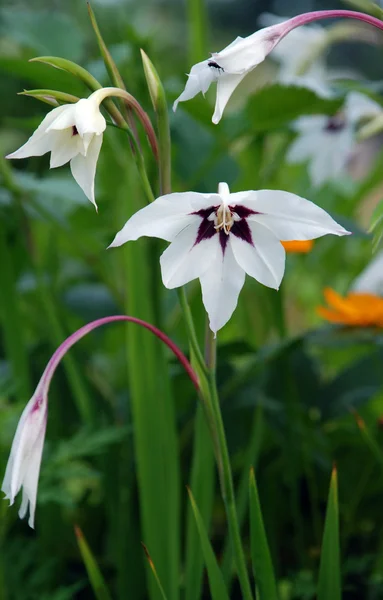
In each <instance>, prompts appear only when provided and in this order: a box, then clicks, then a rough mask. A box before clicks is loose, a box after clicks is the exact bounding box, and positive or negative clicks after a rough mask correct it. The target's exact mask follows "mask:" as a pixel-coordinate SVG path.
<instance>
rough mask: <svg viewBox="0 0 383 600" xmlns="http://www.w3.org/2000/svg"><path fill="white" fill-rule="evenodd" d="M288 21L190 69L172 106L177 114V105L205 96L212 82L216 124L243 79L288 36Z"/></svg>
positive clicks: (236, 41) (244, 40)
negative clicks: (182, 89)
mask: <svg viewBox="0 0 383 600" xmlns="http://www.w3.org/2000/svg"><path fill="white" fill-rule="evenodd" d="M287 23H288V24H290V21H287V22H283V23H278V24H277V25H272V26H271V27H265V28H264V29H260V30H259V31H257V32H256V33H253V34H252V35H249V36H248V37H246V38H242V37H237V38H236V39H235V40H234V42H232V43H231V44H230V45H229V46H227V47H226V48H224V49H223V50H221V52H217V53H213V54H212V55H211V58H208V59H206V60H204V61H202V62H200V63H197V64H196V65H194V66H193V67H192V68H191V71H190V73H189V76H188V80H187V82H186V86H185V89H184V91H183V92H182V94H181V95H180V96H179V98H177V100H176V101H175V102H174V105H173V110H176V108H177V105H178V103H179V102H184V101H185V100H190V99H191V98H194V96H196V95H197V94H198V93H199V92H202V94H205V92H207V90H208V89H209V87H210V84H211V83H213V82H214V81H215V82H217V98H216V104H215V111H214V115H213V119H212V120H213V123H218V122H219V121H220V119H221V117H222V113H223V111H224V108H225V106H226V104H227V102H228V101H229V98H230V96H231V95H232V93H233V92H234V90H235V88H236V87H237V86H238V85H239V84H240V82H241V81H242V79H243V78H244V77H245V75H247V73H250V71H252V70H253V69H255V67H256V66H257V65H259V64H260V63H261V62H262V61H264V59H265V58H266V56H267V55H268V54H269V52H271V51H272V49H273V48H274V46H276V44H278V42H279V41H280V40H281V39H282V38H283V37H284V36H285V35H286V34H287V33H288V31H289V26H288V25H287Z"/></svg>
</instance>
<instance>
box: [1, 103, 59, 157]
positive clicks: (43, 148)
mask: <svg viewBox="0 0 383 600" xmlns="http://www.w3.org/2000/svg"><path fill="white" fill-rule="evenodd" d="M66 106H67V105H64V106H58V107H57V108H54V109H53V110H51V111H50V112H49V113H48V114H47V115H46V117H45V118H44V119H43V121H42V122H41V123H40V125H39V126H38V128H37V129H36V131H35V132H34V133H33V134H32V135H31V137H30V138H29V140H28V141H27V142H26V143H25V144H24V145H23V146H21V148H19V149H18V150H16V151H15V152H12V154H8V156H7V158H27V157H28V156H42V155H43V154H45V153H46V152H49V151H50V149H51V145H52V139H53V137H52V134H51V133H49V132H48V129H49V126H50V124H51V123H52V122H53V121H54V120H55V119H56V118H57V117H58V116H59V115H60V114H61V113H62V112H64V111H65V109H66Z"/></svg>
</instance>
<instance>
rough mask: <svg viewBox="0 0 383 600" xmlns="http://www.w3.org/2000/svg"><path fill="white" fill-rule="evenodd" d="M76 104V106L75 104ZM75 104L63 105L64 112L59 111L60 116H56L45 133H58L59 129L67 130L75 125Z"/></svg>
mask: <svg viewBox="0 0 383 600" xmlns="http://www.w3.org/2000/svg"><path fill="white" fill-rule="evenodd" d="M76 104H78V103H77V102H76ZM76 104H65V105H64V108H65V110H63V111H61V113H60V114H58V115H57V116H56V118H55V119H54V121H52V122H51V123H50V125H49V127H48V130H47V131H52V130H53V129H54V130H55V131H59V130H61V129H69V128H71V127H73V126H74V124H75V106H76Z"/></svg>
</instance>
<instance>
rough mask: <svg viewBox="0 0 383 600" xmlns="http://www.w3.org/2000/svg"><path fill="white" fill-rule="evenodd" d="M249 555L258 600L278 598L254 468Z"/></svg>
mask: <svg viewBox="0 0 383 600" xmlns="http://www.w3.org/2000/svg"><path fill="white" fill-rule="evenodd" d="M250 537H251V557H252V562H253V571H254V577H255V581H256V597H257V599H258V600H278V592H277V584H276V580H275V575H274V568H273V563H272V560H271V555H270V549H269V545H268V542H267V537H266V531H265V526H264V523H263V517H262V510H261V505H260V502H259V495H258V489H257V484H256V481H255V475H254V469H251V470H250Z"/></svg>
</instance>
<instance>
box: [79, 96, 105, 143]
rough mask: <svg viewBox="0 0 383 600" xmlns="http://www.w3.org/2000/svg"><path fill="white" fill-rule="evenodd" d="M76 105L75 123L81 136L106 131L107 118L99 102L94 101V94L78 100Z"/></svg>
mask: <svg viewBox="0 0 383 600" xmlns="http://www.w3.org/2000/svg"><path fill="white" fill-rule="evenodd" d="M74 107H75V125H76V127H77V131H78V132H79V134H80V135H81V137H83V136H84V134H86V133H96V134H97V135H100V134H101V133H103V132H104V131H105V129H106V121H105V118H104V116H103V115H102V114H101V111H100V106H99V104H98V102H96V101H93V100H92V96H89V98H82V99H81V100H79V101H78V102H76V104H75V105H74Z"/></svg>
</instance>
